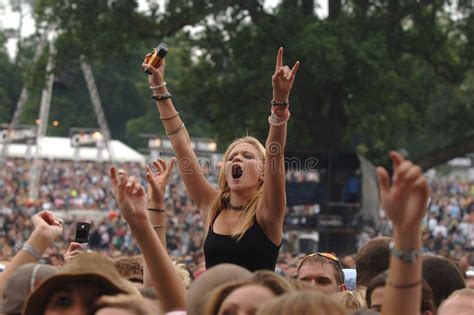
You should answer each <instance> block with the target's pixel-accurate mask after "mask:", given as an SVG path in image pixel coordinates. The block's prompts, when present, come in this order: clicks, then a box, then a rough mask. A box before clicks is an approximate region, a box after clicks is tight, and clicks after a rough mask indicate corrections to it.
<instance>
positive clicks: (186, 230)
mask: <svg viewBox="0 0 474 315" xmlns="http://www.w3.org/2000/svg"><path fill="white" fill-rule="evenodd" d="M30 167H31V161H29V160H25V159H9V160H6V161H4V167H3V168H2V169H1V170H0V174H1V177H0V202H1V205H2V208H1V211H0V226H1V229H0V246H1V252H0V255H1V256H0V261H8V260H10V259H11V258H12V257H13V255H14V253H15V251H16V250H17V249H18V244H22V243H23V242H24V241H25V240H26V239H27V237H28V235H30V233H31V231H32V225H31V222H30V221H29V217H30V216H31V215H32V214H33V213H36V212H38V211H40V210H70V209H87V210H100V211H102V212H103V213H102V215H100V216H99V217H98V218H99V219H97V218H96V219H94V220H92V221H91V222H92V228H91V234H90V242H89V248H90V249H91V250H94V251H99V252H104V253H106V254H107V255H109V256H110V257H118V256H120V255H124V254H125V255H136V254H138V253H139V252H140V250H139V248H138V246H137V244H136V242H135V241H134V239H133V237H132V235H131V232H130V231H129V230H128V229H127V225H126V222H124V221H123V220H122V219H121V217H120V216H119V215H118V209H117V205H116V202H115V199H114V198H113V196H112V194H111V191H110V180H109V177H108V175H107V172H108V168H109V167H110V164H108V163H97V162H85V161H78V162H72V161H57V160H54V161H50V160H48V161H44V162H43V168H44V171H43V175H42V178H41V185H40V187H41V189H40V191H41V195H40V198H39V199H38V201H37V202H31V201H30V199H29V196H28V180H29V178H30V173H29V171H30ZM120 167H122V168H124V169H126V170H127V171H128V172H129V173H130V174H133V175H134V176H137V177H139V178H141V181H142V182H143V183H144V182H145V178H144V174H143V173H144V171H143V167H142V166H141V165H139V164H136V163H125V164H121V165H120ZM215 177H216V176H215V174H212V175H211V176H209V178H215ZM287 180H289V181H297V182H301V181H311V180H313V181H314V180H317V176H316V175H315V174H314V173H311V174H309V175H308V174H304V173H303V172H291V173H289V175H287ZM430 184H431V189H432V198H431V200H430V204H429V207H428V209H429V211H428V214H427V216H426V218H425V220H424V221H423V238H422V240H423V250H424V252H426V253H431V254H436V255H441V256H443V257H446V258H450V259H453V260H456V261H462V260H465V259H467V257H469V255H470V253H471V252H472V250H473V249H474V182H469V181H460V180H447V179H436V180H433V181H432V182H431V183H430ZM98 196H100V197H98ZM166 208H167V209H169V215H168V228H167V238H166V240H167V247H168V250H169V252H170V254H171V255H172V256H173V258H174V259H175V260H176V261H179V262H182V263H185V264H186V266H187V267H188V268H189V269H190V270H191V271H193V272H201V271H202V270H203V252H202V244H203V238H204V235H205V229H204V224H203V221H202V219H201V216H200V215H199V210H198V209H197V207H196V206H195V204H194V203H193V201H192V199H191V198H190V197H189V195H188V194H187V192H186V188H185V186H184V183H183V180H182V178H181V176H180V175H179V173H178V172H176V171H175V172H173V174H172V176H171V178H170V182H169V189H168V190H167V195H166ZM317 208H318V207H317V205H299V206H292V207H289V208H288V213H290V214H298V215H299V214H301V213H302V211H304V212H303V213H304V214H311V215H317V213H318V211H317ZM303 209H304V210H303ZM94 213H95V212H94ZM380 215H381V222H380V224H378V225H376V226H372V227H368V228H367V229H364V230H363V231H361V234H360V240H361V241H360V242H359V243H358V245H357V247H358V248H360V247H362V246H363V245H365V244H366V243H367V242H368V240H370V239H372V238H374V237H376V236H390V235H392V227H391V224H390V222H389V220H387V219H386V217H385V215H384V212H383V210H381V211H380ZM81 220H86V221H88V220H90V219H89V218H87V217H85V218H81V217H80V216H74V215H72V216H71V215H69V216H67V217H66V218H65V227H66V228H65V229H64V233H63V237H62V239H61V240H60V241H58V242H57V243H56V244H55V245H54V246H52V247H51V248H50V249H49V250H48V252H47V254H46V255H45V257H44V258H43V259H44V260H45V261H47V262H50V263H53V264H57V265H59V266H60V265H62V264H63V263H64V261H63V257H62V256H63V254H64V253H65V252H66V249H67V244H69V242H71V241H72V239H73V238H74V231H75V227H76V223H77V222H78V221H81ZM367 230H368V231H369V232H367ZM300 233H301V231H294V230H291V229H290V230H286V233H285V234H284V242H283V245H282V249H281V251H280V257H279V261H278V264H277V266H278V270H280V271H281V273H283V274H285V275H291V274H292V273H294V272H295V270H296V266H297V262H298V261H299V259H301V257H302V256H303V255H304V253H302V252H301V251H300V246H299V245H300V244H299V243H300V240H299V237H298V236H299V234H300ZM344 254H350V253H344ZM349 256H350V255H349ZM352 256H355V252H354V253H353V255H352ZM348 267H353V264H349V265H348Z"/></svg>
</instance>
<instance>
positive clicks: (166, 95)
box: [151, 93, 172, 101]
mask: <svg viewBox="0 0 474 315" xmlns="http://www.w3.org/2000/svg"><path fill="white" fill-rule="evenodd" d="M171 96H172V95H171V94H170V93H163V94H158V95H152V96H151V98H152V99H154V100H156V101H164V100H167V99H169V98H171Z"/></svg>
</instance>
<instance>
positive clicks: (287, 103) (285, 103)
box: [270, 100, 290, 106]
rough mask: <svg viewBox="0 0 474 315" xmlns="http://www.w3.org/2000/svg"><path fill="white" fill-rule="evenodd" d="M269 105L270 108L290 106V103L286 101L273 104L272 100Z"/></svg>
mask: <svg viewBox="0 0 474 315" xmlns="http://www.w3.org/2000/svg"><path fill="white" fill-rule="evenodd" d="M270 103H271V104H272V106H288V105H290V103H289V102H288V101H284V102H275V101H274V100H272V101H271V102H270Z"/></svg>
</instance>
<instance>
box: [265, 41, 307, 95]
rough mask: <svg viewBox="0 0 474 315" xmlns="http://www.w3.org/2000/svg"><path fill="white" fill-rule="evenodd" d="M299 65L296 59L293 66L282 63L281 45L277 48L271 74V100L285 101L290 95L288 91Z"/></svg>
mask: <svg viewBox="0 0 474 315" xmlns="http://www.w3.org/2000/svg"><path fill="white" fill-rule="evenodd" d="M299 67H300V62H299V61H297V62H296V63H295V64H294V66H293V68H291V69H290V67H288V66H286V65H285V66H284V65H283V47H280V48H279V49H278V54H277V59H276V64H275V73H274V74H273V76H272V87H273V100H274V101H275V102H286V101H288V99H289V97H290V91H291V88H292V87H293V82H294V81H295V77H296V73H297V72H298V69H299Z"/></svg>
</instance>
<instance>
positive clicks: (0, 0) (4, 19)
mask: <svg viewBox="0 0 474 315" xmlns="http://www.w3.org/2000/svg"><path fill="white" fill-rule="evenodd" d="M158 1H160V0H158ZM279 2H280V0H265V9H268V10H272V9H273V8H275V6H276V5H277V4H278V3H279ZM317 2H318V3H319V8H317V9H316V12H317V14H318V15H319V16H320V17H325V16H326V15H327V0H317ZM9 3H10V1H8V0H0V10H1V11H0V28H3V29H5V28H13V29H17V28H18V24H19V22H20V18H19V14H18V13H15V12H12V11H11V9H10V6H9ZM138 3H139V10H146V2H145V0H138ZM25 12H26V13H27V16H26V17H25V18H24V20H23V27H22V30H21V36H22V37H27V36H30V35H31V34H33V33H34V30H35V29H34V27H35V25H34V22H33V19H32V18H31V12H29V7H28V6H27V5H25ZM7 49H8V53H9V54H10V56H11V57H12V56H14V55H15V50H16V40H9V41H8V43H7Z"/></svg>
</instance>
